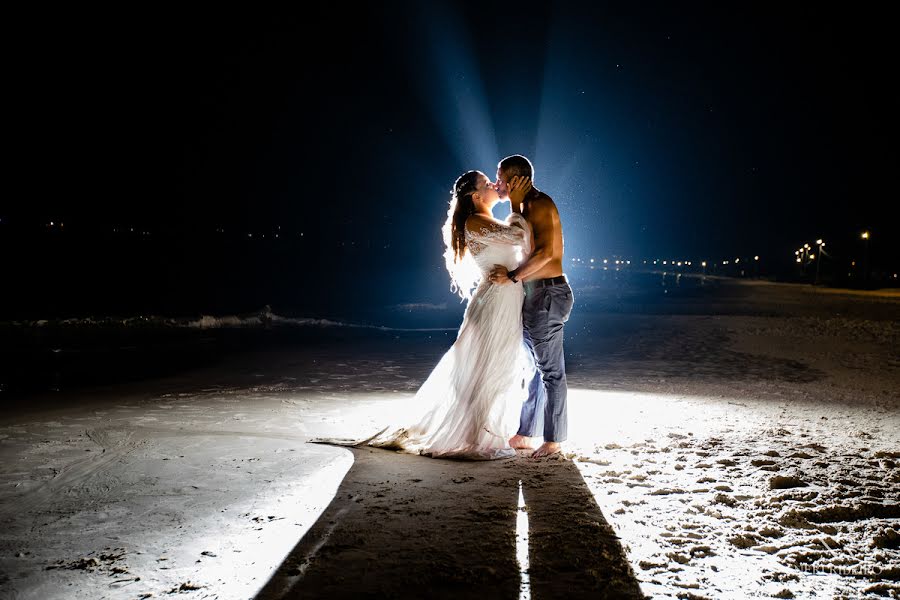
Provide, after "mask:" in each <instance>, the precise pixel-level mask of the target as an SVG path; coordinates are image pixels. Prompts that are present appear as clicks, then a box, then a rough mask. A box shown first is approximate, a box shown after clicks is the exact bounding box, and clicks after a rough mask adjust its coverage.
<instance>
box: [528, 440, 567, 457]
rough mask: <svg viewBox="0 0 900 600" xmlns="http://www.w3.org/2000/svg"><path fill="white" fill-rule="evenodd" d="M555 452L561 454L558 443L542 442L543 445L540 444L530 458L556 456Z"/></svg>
mask: <svg viewBox="0 0 900 600" xmlns="http://www.w3.org/2000/svg"><path fill="white" fill-rule="evenodd" d="M557 452H562V446H560V445H559V442H544V443H543V444H541V446H540V448H538V449H537V450H535V451H534V453H533V454H532V455H531V458H540V457H542V456H550V455H551V454H556V453H557Z"/></svg>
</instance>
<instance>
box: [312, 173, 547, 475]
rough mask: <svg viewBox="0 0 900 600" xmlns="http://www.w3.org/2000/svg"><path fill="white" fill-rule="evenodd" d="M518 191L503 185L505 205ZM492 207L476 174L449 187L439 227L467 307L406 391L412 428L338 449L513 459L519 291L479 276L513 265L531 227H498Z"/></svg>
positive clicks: (492, 191)
mask: <svg viewBox="0 0 900 600" xmlns="http://www.w3.org/2000/svg"><path fill="white" fill-rule="evenodd" d="M527 185H528V183H527V182H524V181H515V182H510V197H511V198H519V197H520V196H524V193H525V191H527V190H526V187H527ZM499 201H500V196H499V194H498V193H497V187H496V186H495V184H493V183H491V181H490V180H489V179H488V177H487V176H486V175H485V174H484V173H482V172H480V171H468V172H467V173H464V174H463V175H461V176H460V177H459V178H458V179H457V180H456V183H455V184H454V185H453V192H452V196H451V199H450V208H449V210H448V211H447V221H446V223H445V224H444V227H443V234H444V242H445V244H446V251H445V253H444V257H445V259H446V263H447V270H448V271H449V273H450V280H451V289H453V290H454V291H457V292H458V293H459V294H460V296H462V297H463V298H464V299H467V300H468V305H467V306H466V311H465V316H464V317H463V322H462V325H460V328H459V333H458V335H457V338H456V342H454V344H453V346H451V348H450V349H449V350H448V351H447V352H446V354H444V356H443V358H441V360H440V362H438V364H437V366H436V367H435V368H434V370H433V371H432V372H431V374H430V375H429V376H428V379H427V380H426V381H425V383H424V384H422V387H420V388H419V390H418V392H416V396H415V398H414V399H413V401H412V403H411V406H413V407H415V411H416V413H417V415H410V419H409V422H410V423H412V424H398V425H392V426H388V427H386V428H385V429H383V430H382V431H380V432H379V433H377V434H376V435H374V436H373V437H371V438H368V439H365V440H362V441H359V442H353V443H349V444H347V445H353V446H362V445H369V446H378V447H382V448H391V449H395V450H401V451H405V452H413V453H419V454H423V455H427V456H431V457H435V458H437V457H445V458H451V457H452V458H466V459H475V460H490V459H495V458H504V457H508V456H515V453H516V451H515V450H514V449H513V448H511V447H510V446H509V443H508V440H509V438H510V437H512V435H513V434H514V433H515V432H516V429H517V427H518V424H519V414H520V411H521V408H522V402H523V401H524V400H525V397H526V396H527V393H528V390H527V388H526V387H525V382H526V381H529V380H530V379H531V376H532V373H533V369H534V364H533V361H532V359H531V356H530V354H529V353H528V351H527V350H526V348H525V346H524V345H523V343H522V300H523V290H522V284H521V283H515V284H511V285H510V284H507V285H494V284H492V283H491V282H490V281H489V279H488V277H487V274H488V273H489V272H490V270H491V269H493V268H494V266H495V265H503V266H505V267H506V268H508V269H514V268H515V267H517V266H518V265H519V263H520V262H521V261H522V259H523V258H524V256H523V254H527V253H529V252H530V251H531V229H530V226H529V225H528V222H527V221H526V220H525V219H524V218H523V217H522V216H521V215H520V214H518V213H516V212H512V213H511V214H510V215H509V217H508V218H507V220H506V221H505V222H503V221H498V220H496V219H495V218H494V217H493V215H492V214H491V209H492V208H493V207H494V205H496V204H497V203H498V202H499ZM511 202H515V200H511ZM514 206H515V204H514ZM473 288H474V291H473ZM417 417H418V418H417ZM315 441H319V442H328V443H335V441H334V440H315Z"/></svg>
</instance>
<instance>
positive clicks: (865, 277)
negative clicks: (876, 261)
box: [862, 231, 869, 285]
mask: <svg viewBox="0 0 900 600" xmlns="http://www.w3.org/2000/svg"><path fill="white" fill-rule="evenodd" d="M862 239H863V241H864V242H865V245H866V251H865V260H864V261H863V281H864V282H865V284H866V285H868V284H869V232H868V231H863V232H862Z"/></svg>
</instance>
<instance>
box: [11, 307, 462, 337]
mask: <svg viewBox="0 0 900 600" xmlns="http://www.w3.org/2000/svg"><path fill="white" fill-rule="evenodd" d="M404 306H405V307H409V308H412V307H415V306H416V305H413V304H410V305H404ZM429 308H430V307H429ZM0 326H6V327H13V328H26V329H31V328H48V329H50V328H53V329H56V328H73V329H74V328H116V329H139V328H140V329H158V328H166V329H197V330H210V329H256V328H260V329H262V328H271V327H307V328H313V327H318V328H348V329H371V330H377V331H397V332H437V331H456V328H455V327H388V326H386V325H376V324H367V323H353V322H348V321H340V320H333V319H326V318H318V317H286V316H282V315H278V314H275V313H273V312H272V310H271V308H269V307H268V306H266V307H265V308H264V309H263V310H261V311H259V312H258V313H250V314H243V315H224V316H213V315H201V316H200V317H199V318H198V317H160V316H155V315H149V316H145V315H139V316H134V317H111V316H110V317H83V318H70V319H53V320H48V319H39V320H33V321H5V322H0Z"/></svg>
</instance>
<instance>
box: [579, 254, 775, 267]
mask: <svg viewBox="0 0 900 600" xmlns="http://www.w3.org/2000/svg"><path fill="white" fill-rule="evenodd" d="M753 260H754V261H759V256H758V255H757V256H754V257H753ZM594 261H595V259H593V258H591V259H590V260H589V262H590V263H591V264H593V263H594ZM572 262H585V261H583V260H581V259H580V258H573V259H572ZM660 262H661V263H662V264H663V265H672V266H673V267H674V266H678V267H681V266H688V267H691V266H693V264H694V263H693V261H690V260H677V261H676V260H671V261H670V260H662V261H661V260H660V259H656V260H654V261H653V264H654V265H657V264H659V263H660ZM740 262H741V259H740V258H735V259H734V264H736V265H737V264H740ZM603 264H604V265H608V264H609V259H606V258H604V259H603ZM615 264H616V265H621V266H625V265H630V264H631V261H630V260H617V261H615ZM644 264H645V265H646V264H647V261H646V260H645V261H644ZM722 264H723V265H728V264H731V261H730V260H723V261H722ZM706 265H707V262H706V261H705V260H704V261H701V262H700V266H701V267H705V266H706ZM591 268H592V269H593V267H591ZM603 268H604V269H606V268H608V267H603Z"/></svg>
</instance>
